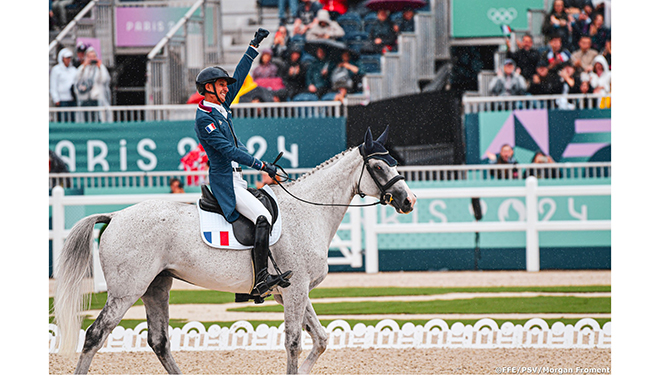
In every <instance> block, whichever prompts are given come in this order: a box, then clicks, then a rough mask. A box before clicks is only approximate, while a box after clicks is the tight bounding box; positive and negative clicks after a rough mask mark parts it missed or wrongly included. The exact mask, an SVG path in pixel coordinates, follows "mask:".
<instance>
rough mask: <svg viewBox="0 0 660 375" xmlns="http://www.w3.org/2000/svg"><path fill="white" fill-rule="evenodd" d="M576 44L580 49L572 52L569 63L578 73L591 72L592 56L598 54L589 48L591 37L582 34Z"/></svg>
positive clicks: (594, 56)
mask: <svg viewBox="0 0 660 375" xmlns="http://www.w3.org/2000/svg"><path fill="white" fill-rule="evenodd" d="M578 45H579V46H580V49H579V50H577V51H575V52H573V55H572V56H571V63H572V64H573V66H574V67H575V69H576V70H577V71H578V72H579V73H582V72H585V73H591V70H592V69H593V62H594V58H596V56H598V51H596V50H595V49H593V48H591V38H590V37H589V36H588V35H583V36H582V37H581V38H580V42H579V43H578Z"/></svg>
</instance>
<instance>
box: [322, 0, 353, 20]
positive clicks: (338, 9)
mask: <svg viewBox="0 0 660 375" xmlns="http://www.w3.org/2000/svg"><path fill="white" fill-rule="evenodd" d="M320 2H321V5H323V9H325V10H327V11H328V13H330V19H332V20H333V21H336V20H337V17H339V16H341V15H342V14H344V13H346V11H347V10H348V0H320Z"/></svg>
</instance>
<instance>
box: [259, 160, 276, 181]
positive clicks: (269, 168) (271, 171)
mask: <svg viewBox="0 0 660 375" xmlns="http://www.w3.org/2000/svg"><path fill="white" fill-rule="evenodd" d="M261 170H262V171H264V172H266V173H268V176H270V178H275V176H277V168H275V166H274V165H272V164H270V163H267V162H265V161H264V162H263V166H262V167H261Z"/></svg>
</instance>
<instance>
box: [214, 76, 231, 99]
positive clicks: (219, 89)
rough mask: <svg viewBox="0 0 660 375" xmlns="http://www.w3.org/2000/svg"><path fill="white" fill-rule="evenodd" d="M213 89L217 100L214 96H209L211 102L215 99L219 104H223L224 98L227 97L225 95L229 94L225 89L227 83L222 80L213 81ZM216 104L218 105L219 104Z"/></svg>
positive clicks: (227, 89)
mask: <svg viewBox="0 0 660 375" xmlns="http://www.w3.org/2000/svg"><path fill="white" fill-rule="evenodd" d="M213 88H214V89H215V92H216V93H217V94H218V98H216V97H215V95H211V100H212V101H215V100H217V99H219V100H220V103H224V102H225V97H226V96H227V93H228V92H229V88H227V81H226V80H224V79H219V80H217V81H215V83H214V84H213ZM220 103H218V104H220Z"/></svg>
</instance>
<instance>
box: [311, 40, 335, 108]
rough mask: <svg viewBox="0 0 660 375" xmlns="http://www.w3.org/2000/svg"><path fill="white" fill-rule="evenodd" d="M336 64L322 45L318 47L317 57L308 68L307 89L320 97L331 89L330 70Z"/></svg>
mask: <svg viewBox="0 0 660 375" xmlns="http://www.w3.org/2000/svg"><path fill="white" fill-rule="evenodd" d="M333 69H334V64H333V63H332V61H330V60H329V59H328V57H327V55H326V53H325V50H324V49H323V48H322V47H319V48H317V49H316V59H315V60H314V61H313V62H312V63H311V64H310V65H309V67H308V68H307V77H306V81H305V82H306V84H307V91H308V92H309V93H311V94H314V95H316V96H317V97H318V98H319V99H320V98H321V97H322V96H323V95H325V94H326V93H327V92H328V91H329V90H330V72H332V70H333Z"/></svg>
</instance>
